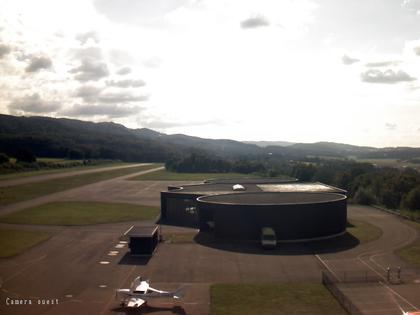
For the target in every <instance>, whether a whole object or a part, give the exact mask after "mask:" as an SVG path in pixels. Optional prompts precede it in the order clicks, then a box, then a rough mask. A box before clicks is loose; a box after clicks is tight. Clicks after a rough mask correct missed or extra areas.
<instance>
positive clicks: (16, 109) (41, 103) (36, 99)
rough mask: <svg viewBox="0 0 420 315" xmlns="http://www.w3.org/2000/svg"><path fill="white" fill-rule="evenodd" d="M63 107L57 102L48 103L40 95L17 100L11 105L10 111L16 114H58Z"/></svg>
mask: <svg viewBox="0 0 420 315" xmlns="http://www.w3.org/2000/svg"><path fill="white" fill-rule="evenodd" d="M60 108H61V105H60V104H59V103H58V102H56V101H46V100H44V99H42V98H41V97H40V96H39V94H32V95H27V96H24V97H21V98H16V99H14V100H13V101H12V102H10V104H9V111H10V112H11V113H14V114H18V113H23V114H25V113H26V114H28V113H29V114H48V113H53V112H56V111H57V110H59V109H60Z"/></svg>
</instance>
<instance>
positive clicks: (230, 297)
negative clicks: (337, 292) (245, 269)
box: [210, 283, 346, 315]
mask: <svg viewBox="0 0 420 315" xmlns="http://www.w3.org/2000/svg"><path fill="white" fill-rule="evenodd" d="M210 299H211V314H212V315H236V314H238V315H239V314H240V315H248V314H249V315H251V314H252V315H254V314H264V315H271V314H285V315H286V314H287V315H290V314H311V315H328V314H331V315H340V314H343V315H344V314H346V312H345V311H344V310H343V309H342V308H341V306H340V304H339V303H338V302H337V301H336V300H335V299H334V297H333V296H332V295H331V294H330V292H329V291H328V290H327V289H326V288H325V287H324V286H323V285H322V284H312V283H299V284H290V283H288V284H215V285H212V286H211V288H210Z"/></svg>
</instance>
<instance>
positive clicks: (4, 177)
mask: <svg viewBox="0 0 420 315" xmlns="http://www.w3.org/2000/svg"><path fill="white" fill-rule="evenodd" d="M130 164H132V163H122V162H115V163H103V164H94V165H84V166H75V167H65V168H57V169H41V170H37V169H33V170H31V171H24V172H16V173H11V174H0V181H2V180H7V179H16V178H24V177H31V176H38V175H46V174H56V173H67V172H74V171H80V170H93V169H95V168H101V167H108V166H122V165H130Z"/></svg>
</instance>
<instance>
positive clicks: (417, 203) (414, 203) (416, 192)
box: [402, 186, 420, 210]
mask: <svg viewBox="0 0 420 315" xmlns="http://www.w3.org/2000/svg"><path fill="white" fill-rule="evenodd" d="M402 207H403V208H405V209H409V210H420V186H417V187H415V188H413V189H411V190H410V192H409V193H408V194H407V195H405V196H404V198H403V201H402Z"/></svg>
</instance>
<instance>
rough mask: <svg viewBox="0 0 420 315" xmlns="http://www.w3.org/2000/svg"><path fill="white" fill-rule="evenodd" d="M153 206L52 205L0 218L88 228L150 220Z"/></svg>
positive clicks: (156, 209) (20, 222) (28, 222)
mask: <svg viewBox="0 0 420 315" xmlns="http://www.w3.org/2000/svg"><path fill="white" fill-rule="evenodd" d="M158 214H159V209H158V208H157V207H150V206H139V205H131V204H119V203H101V202H54V203H48V204H45V205H41V206H38V207H34V208H28V209H24V210H21V211H19V212H15V213H12V214H9V215H6V216H2V217H0V222H4V223H15V224H46V225H89V224H99V223H112V222H123V221H135V220H153V219H155V218H156V217H157V216H158Z"/></svg>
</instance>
